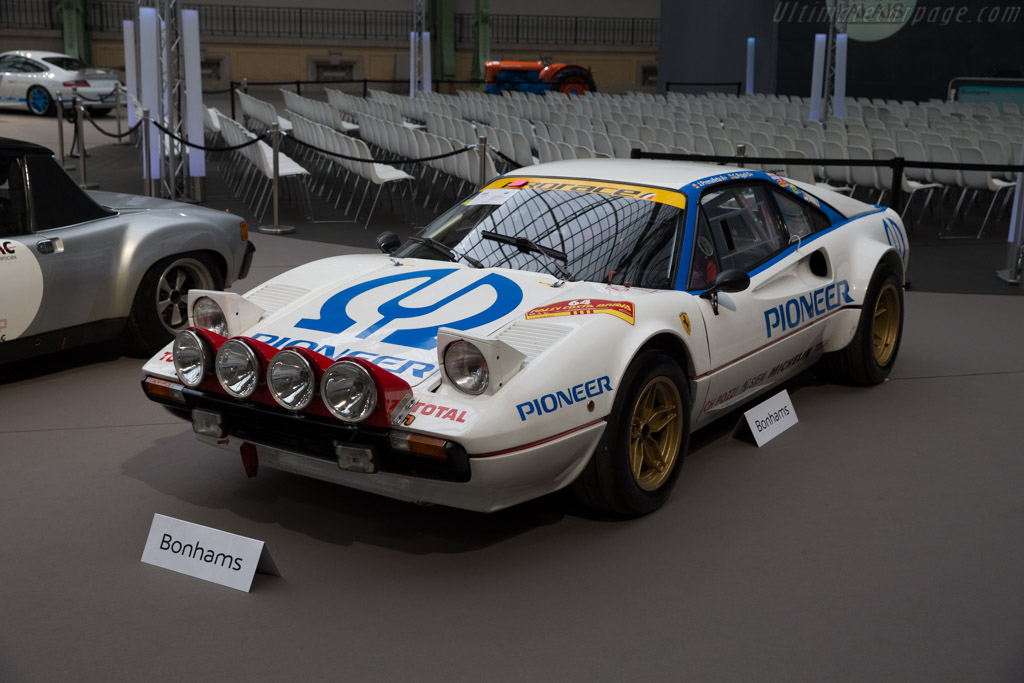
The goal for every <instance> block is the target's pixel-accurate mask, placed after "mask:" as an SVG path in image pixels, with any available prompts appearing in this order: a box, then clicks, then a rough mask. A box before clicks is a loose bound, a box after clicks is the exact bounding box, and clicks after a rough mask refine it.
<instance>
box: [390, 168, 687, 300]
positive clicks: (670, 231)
mask: <svg viewBox="0 0 1024 683" xmlns="http://www.w3.org/2000/svg"><path fill="white" fill-rule="evenodd" d="M517 183H521V184H522V185H521V186H520V187H515V185H516V184H517ZM584 183H587V184H584ZM509 185H513V187H512V188H509V187H508V186H509ZM554 186H561V187H557V188H556V187H554ZM663 201H664V202H671V203H662V202H663ZM683 206H685V197H684V196H683V195H681V194H679V193H676V192H671V191H666V190H655V189H652V188H642V187H638V186H630V185H618V184H611V183H597V182H596V181H579V180H572V181H553V180H552V179H547V178H541V179H515V178H502V179H500V180H498V181H496V182H495V183H492V184H491V186H489V187H488V188H485V189H484V190H483V191H481V192H479V193H478V194H476V195H474V196H473V197H471V198H470V199H468V200H466V201H464V202H462V203H461V204H457V205H456V206H455V207H453V208H452V209H451V210H449V211H448V212H447V213H445V214H443V215H441V216H440V217H439V218H437V219H436V220H435V221H434V222H432V223H431V224H430V225H428V226H427V227H426V228H424V229H423V230H422V232H421V233H420V234H421V235H422V236H423V237H428V238H430V239H433V240H436V241H437V242H440V243H441V244H443V245H444V246H446V247H448V248H449V249H451V250H452V251H453V252H454V254H455V259H456V260H460V261H466V262H468V259H462V258H461V257H462V256H463V255H465V256H468V257H470V258H473V259H476V260H478V261H480V262H481V263H482V264H483V266H484V267H501V268H514V269H517V270H528V271H533V272H538V273H548V274H552V275H556V276H557V275H560V274H561V273H568V274H571V276H572V277H571V279H573V280H589V281H593V282H607V283H610V284H621V285H625V284H630V285H632V286H636V287H650V288H655V289H670V288H672V287H673V285H674V283H675V274H676V262H677V260H678V259H677V252H678V251H679V245H680V244H681V243H682V234H681V231H682V226H683V224H684V222H683V220H682V219H683V215H684V210H683V208H682V207H683ZM485 232H496V233H499V234H500V235H505V236H508V237H520V238H526V240H529V241H531V242H533V243H534V244H535V245H538V246H540V247H546V248H547V249H548V250H552V249H553V250H556V251H560V252H564V253H565V256H566V258H565V260H564V262H563V261H562V260H561V259H560V258H557V259H556V258H555V257H553V256H551V255H550V254H544V253H538V252H537V251H535V250H533V249H522V248H520V247H517V246H516V245H513V244H507V243H505V242H500V241H496V240H494V239H487V238H486V237H485V236H484V235H483V234H482V233H485ZM395 256H397V257H411V258H423V259H444V258H445V256H444V255H443V254H442V253H439V251H438V250H437V249H431V248H430V247H429V246H427V245H424V244H421V243H413V242H408V243H406V244H405V245H403V246H402V248H401V249H399V250H398V251H396V252H395Z"/></svg>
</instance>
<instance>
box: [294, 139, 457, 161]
mask: <svg viewBox="0 0 1024 683" xmlns="http://www.w3.org/2000/svg"><path fill="white" fill-rule="evenodd" d="M288 139H289V140H291V141H292V142H294V143H296V144H299V145H301V146H303V147H306V148H307V149H312V150H314V151H316V152H320V153H321V154H327V155H329V156H332V157H338V158H339V159H345V160H346V161H362V162H365V163H368V164H387V163H390V162H389V161H380V160H378V159H363V158H362V157H351V156H348V155H347V154H341V153H339V152H332V151H330V150H326V149H321V148H320V147H317V146H316V145H313V144H310V143H308V142H305V141H304V140H299V139H298V138H296V137H294V136H291V137H289V138H288ZM474 149H476V145H470V146H469V147H463V148H462V149H456V150H453V151H451V152H445V153H444V154H435V155H434V156H432V157H423V158H420V159H402V160H401V163H403V164H406V163H408V164H419V163H423V162H425V161H436V160H437V159H444V158H446V157H453V156H455V155H456V154H462V153H464V152H469V151H472V150H474Z"/></svg>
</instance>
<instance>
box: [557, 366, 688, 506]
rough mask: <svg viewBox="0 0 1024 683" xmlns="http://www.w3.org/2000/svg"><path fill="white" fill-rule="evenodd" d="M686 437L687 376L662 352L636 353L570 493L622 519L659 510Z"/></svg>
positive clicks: (676, 475)
mask: <svg viewBox="0 0 1024 683" xmlns="http://www.w3.org/2000/svg"><path fill="white" fill-rule="evenodd" d="M689 437H690V397H689V391H688V389H687V382H686V376H685V375H684V374H683V371H682V370H681V369H680V367H679V365H678V364H677V363H676V362H675V361H674V360H673V359H672V358H671V357H670V356H669V355H668V354H666V353H664V352H662V351H657V350H651V351H645V352H643V353H642V354H640V355H639V356H638V357H637V358H636V360H634V361H633V364H632V365H631V366H630V367H629V369H628V370H627V371H626V374H625V376H624V377H623V381H622V384H621V385H620V390H619V392H618V394H617V395H616V397H615V403H614V404H613V407H612V412H611V414H610V415H609V416H608V426H607V427H605V432H604V435H603V436H602V438H601V441H600V442H599V443H598V445H597V449H596V450H595V451H594V455H593V456H592V457H591V459H590V463H589V464H588V465H587V468H586V469H585V470H584V471H583V473H582V474H581V475H580V476H579V477H578V478H577V479H576V481H575V482H573V485H572V490H573V492H574V494H575V495H576V496H577V498H579V500H580V501H581V502H583V503H584V504H586V505H589V506H591V507H595V508H599V509H603V510H608V511H611V512H614V513H616V514H619V515H623V516H626V517H636V516H639V515H645V514H647V513H649V512H653V511H654V510H657V509H658V508H659V507H661V506H662V505H663V504H664V503H665V501H666V500H668V497H669V494H670V493H671V491H672V487H673V486H675V483H676V480H677V479H678V478H679V470H680V462H681V461H682V459H683V457H685V455H686V449H687V444H688V442H689Z"/></svg>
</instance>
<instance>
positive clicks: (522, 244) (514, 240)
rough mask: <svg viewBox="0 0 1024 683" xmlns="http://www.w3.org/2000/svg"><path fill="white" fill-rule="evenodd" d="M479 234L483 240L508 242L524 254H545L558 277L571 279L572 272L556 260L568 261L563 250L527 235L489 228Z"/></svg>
mask: <svg viewBox="0 0 1024 683" xmlns="http://www.w3.org/2000/svg"><path fill="white" fill-rule="evenodd" d="M480 236H481V237H483V238H484V239H485V240H493V241H495V242H501V243H502V244H510V245H512V246H513V247H515V248H516V249H518V250H519V251H521V252H522V253H524V254H531V253H533V254H542V255H544V256H547V257H548V258H549V259H551V264H552V265H553V266H554V267H555V270H557V271H558V277H560V278H562V279H564V280H572V277H573V276H572V273H570V272H569V271H568V270H566V268H565V267H564V266H562V265H560V264H559V263H558V261H562V262H565V263H567V262H568V261H569V257H568V256H566V254H565V252H564V251H559V250H558V249H552V248H551V247H544V246H541V245H539V244H537V243H536V242H534V241H533V240H531V239H529V238H528V237H510V236H508V235H502V234H501V233H499V232H493V231H491V230H481V231H480Z"/></svg>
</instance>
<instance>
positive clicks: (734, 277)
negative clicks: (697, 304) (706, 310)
mask: <svg viewBox="0 0 1024 683" xmlns="http://www.w3.org/2000/svg"><path fill="white" fill-rule="evenodd" d="M749 286H750V276H749V275H747V274H746V272H744V271H742V270H739V269H738V268H730V269H728V270H723V271H722V272H721V273H719V274H718V276H717V277H715V281H714V282H712V283H711V288H710V289H707V290H705V291H704V292H703V293H702V294H701V295H700V298H701V299H708V300H710V301H711V310H712V311H714V312H715V315H718V293H719V292H742V291H743V290H745V289H746V288H747V287H749Z"/></svg>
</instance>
